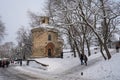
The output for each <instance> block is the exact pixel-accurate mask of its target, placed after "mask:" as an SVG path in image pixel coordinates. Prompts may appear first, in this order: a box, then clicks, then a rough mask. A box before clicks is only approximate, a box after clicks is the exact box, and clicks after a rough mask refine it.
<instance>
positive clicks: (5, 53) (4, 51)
mask: <svg viewBox="0 0 120 80" xmlns="http://www.w3.org/2000/svg"><path fill="white" fill-rule="evenodd" d="M13 47H14V44H13V42H6V43H4V44H3V45H1V46H0V55H1V56H0V57H2V58H3V57H7V58H11V56H12V55H13V54H14V53H13V52H12V49H13Z"/></svg>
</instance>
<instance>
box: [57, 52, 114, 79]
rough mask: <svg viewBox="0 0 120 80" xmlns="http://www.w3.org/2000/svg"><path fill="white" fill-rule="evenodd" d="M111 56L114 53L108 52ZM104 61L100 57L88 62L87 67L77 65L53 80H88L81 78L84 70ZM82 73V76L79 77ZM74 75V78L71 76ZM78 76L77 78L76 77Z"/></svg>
mask: <svg viewBox="0 0 120 80" xmlns="http://www.w3.org/2000/svg"><path fill="white" fill-rule="evenodd" d="M110 53H111V55H113V54H114V53H115V50H112V51H110ZM102 60H104V59H103V57H102V56H100V57H96V58H94V59H92V60H90V61H88V66H85V65H77V66H75V67H74V68H72V69H70V70H67V71H65V72H63V73H62V74H58V75H57V76H56V77H55V80H90V79H89V78H86V79H85V78H83V76H84V70H85V69H87V68H90V67H92V66H94V65H97V64H98V63H99V62H100V61H102ZM81 72H83V75H81ZM73 75H75V76H73ZM76 75H78V76H76Z"/></svg>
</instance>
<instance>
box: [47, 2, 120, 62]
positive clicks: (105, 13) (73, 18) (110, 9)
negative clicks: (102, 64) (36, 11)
mask: <svg viewBox="0 0 120 80" xmlns="http://www.w3.org/2000/svg"><path fill="white" fill-rule="evenodd" d="M111 3H112V4H111ZM48 4H49V8H48V9H49V11H50V15H51V17H52V21H53V24H55V25H59V26H58V27H59V28H60V29H64V31H66V34H67V35H68V36H69V38H70V39H71V41H73V42H75V43H74V44H76V49H77V51H78V53H81V52H80V51H81V50H82V53H83V54H84V46H85V43H87V47H88V49H89V45H88V41H89V39H90V38H91V37H89V36H90V34H94V37H96V38H97V39H98V42H99V44H100V51H101V53H102V55H103V57H104V59H105V60H106V59H110V58H111V55H110V52H109V50H108V46H107V44H108V41H109V39H110V36H111V34H112V33H113V31H114V30H115V28H116V26H117V25H118V24H119V16H120V10H119V9H120V5H119V4H117V3H115V2H112V1H111V0H109V1H108V0H99V1H98V0H97V1H96V0H95V1H94V0H49V2H48ZM115 23H117V25H115ZM72 27H74V29H73V28H72ZM71 28H72V29H71ZM99 28H101V29H99ZM75 30H77V31H75ZM74 32H77V35H76V34H75V33H74ZM101 32H102V34H101ZM89 33H90V34H89ZM88 37H89V38H88ZM84 41H86V42H84ZM89 43H90V42H89ZM79 45H80V46H79ZM77 46H78V47H77ZM103 49H104V50H105V52H106V53H104V52H103ZM89 51H90V50H89ZM105 54H106V55H105ZM89 55H90V53H89ZM106 56H107V57H106Z"/></svg>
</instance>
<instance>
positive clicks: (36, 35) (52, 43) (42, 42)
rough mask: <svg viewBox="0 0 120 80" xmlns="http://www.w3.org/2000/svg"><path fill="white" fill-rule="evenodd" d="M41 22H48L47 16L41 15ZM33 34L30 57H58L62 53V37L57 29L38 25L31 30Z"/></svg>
mask: <svg viewBox="0 0 120 80" xmlns="http://www.w3.org/2000/svg"><path fill="white" fill-rule="evenodd" d="M41 22H42V24H48V23H49V18H48V17H42V20H41ZM31 32H32V36H33V38H32V39H33V40H32V43H33V46H32V56H31V57H59V56H60V54H61V53H62V51H63V50H62V47H63V39H62V38H60V36H59V34H58V30H57V29H55V28H49V27H42V26H41V27H39V28H34V29H32V30H31Z"/></svg>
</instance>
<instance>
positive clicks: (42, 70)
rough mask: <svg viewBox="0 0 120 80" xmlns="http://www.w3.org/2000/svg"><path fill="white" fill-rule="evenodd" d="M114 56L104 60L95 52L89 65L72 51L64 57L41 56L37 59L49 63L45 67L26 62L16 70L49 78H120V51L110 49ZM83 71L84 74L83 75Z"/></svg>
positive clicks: (62, 79) (104, 79) (71, 79)
mask: <svg viewBox="0 0 120 80" xmlns="http://www.w3.org/2000/svg"><path fill="white" fill-rule="evenodd" d="M110 52H111V54H112V58H111V59H110V60H106V61H105V60H104V59H103V57H101V54H100V53H99V52H97V54H94V51H93V54H92V55H91V56H90V57H88V66H85V65H80V60H79V58H78V57H76V58H74V57H73V56H72V53H65V54H64V58H63V59H61V58H40V59H35V60H36V61H38V62H40V63H44V64H46V65H48V66H47V67H43V66H41V65H40V64H37V63H36V62H30V65H29V66H27V65H26V62H24V63H23V66H19V65H18V66H14V67H13V68H14V69H15V70H18V71H20V72H21V73H24V74H28V75H31V76H35V77H41V78H45V79H47V80H120V53H116V52H115V50H114V49H111V50H110ZM81 73H83V75H81Z"/></svg>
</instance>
